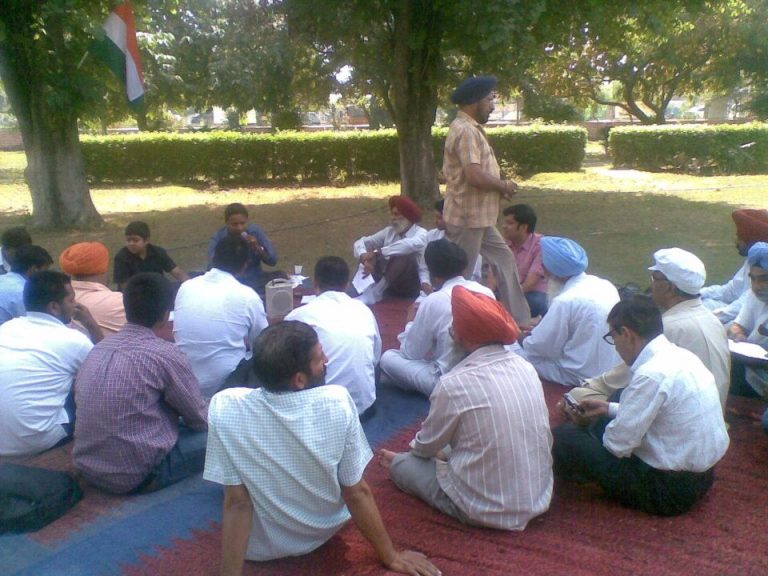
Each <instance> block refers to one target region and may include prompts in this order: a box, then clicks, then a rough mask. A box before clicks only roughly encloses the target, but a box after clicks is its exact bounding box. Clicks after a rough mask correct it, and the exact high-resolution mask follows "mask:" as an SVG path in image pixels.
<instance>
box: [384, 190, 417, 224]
mask: <svg viewBox="0 0 768 576" xmlns="http://www.w3.org/2000/svg"><path fill="white" fill-rule="evenodd" d="M392 208H397V211H398V212H400V214H402V215H403V216H405V217H406V218H407V219H408V220H409V221H410V222H419V221H421V208H419V205H418V204H416V202H414V201H413V200H411V199H410V198H408V197H407V196H390V198H389V209H390V210H392Z"/></svg>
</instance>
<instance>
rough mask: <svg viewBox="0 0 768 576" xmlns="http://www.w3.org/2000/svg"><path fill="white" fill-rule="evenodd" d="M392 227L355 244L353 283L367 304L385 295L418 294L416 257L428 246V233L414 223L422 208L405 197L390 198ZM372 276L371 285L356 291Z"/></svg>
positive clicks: (360, 239) (353, 294)
mask: <svg viewBox="0 0 768 576" xmlns="http://www.w3.org/2000/svg"><path fill="white" fill-rule="evenodd" d="M389 210H390V214H391V224H390V225H389V226H387V227H386V228H383V229H382V230H379V231H378V232H376V234H373V235H371V236H363V237H362V238H359V239H358V240H357V241H356V242H355V244H354V253H355V258H357V259H358V261H359V262H360V266H359V269H358V272H357V274H356V275H355V278H354V279H353V281H352V284H353V286H355V291H354V292H353V293H350V296H359V298H360V300H361V301H362V302H363V303H365V304H368V305H372V304H375V303H376V302H378V301H380V300H381V299H382V298H384V297H385V296H394V297H395V298H415V297H416V296H418V295H419V291H420V281H419V258H420V255H421V253H422V252H423V251H424V248H425V246H426V245H427V231H426V230H425V229H424V228H422V227H421V226H419V225H418V224H417V223H418V222H420V221H421V209H420V208H419V206H418V205H417V204H416V203H415V202H414V201H413V200H411V199H410V198H408V197H406V196H392V197H390V198H389ZM369 276H370V277H372V278H373V280H374V282H373V283H371V284H369V285H368V286H367V287H366V288H365V289H364V290H362V291H360V292H358V290H357V287H356V285H357V284H358V281H359V280H361V279H365V278H368V277H369Z"/></svg>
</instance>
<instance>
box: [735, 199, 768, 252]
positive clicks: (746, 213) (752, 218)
mask: <svg viewBox="0 0 768 576" xmlns="http://www.w3.org/2000/svg"><path fill="white" fill-rule="evenodd" d="M731 217H732V218H733V221H734V222H735V223H736V236H738V237H739V239H741V240H743V241H744V242H746V243H747V244H748V245H750V246H751V245H752V244H754V243H755V242H768V210H755V209H752V208H743V209H741V210H734V211H733V214H731Z"/></svg>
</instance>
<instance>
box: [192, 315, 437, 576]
mask: <svg viewBox="0 0 768 576" xmlns="http://www.w3.org/2000/svg"><path fill="white" fill-rule="evenodd" d="M253 357H254V369H255V370H256V372H257V373H258V377H259V380H260V381H261V382H262V383H263V387H262V388H257V389H249V388H231V389H228V390H223V391H221V392H219V393H218V394H216V396H214V397H213V399H212V400H211V405H210V409H209V412H208V424H209V427H210V428H209V433H208V454H207V456H206V462H205V473H204V478H205V479H207V480H211V481H213V482H217V483H219V484H223V485H224V487H225V488H224V518H223V521H222V556H223V558H222V567H221V574H222V575H224V576H228V575H234V574H237V575H239V574H241V572H242V569H243V560H244V559H247V560H271V559H274V558H282V557H285V556H299V555H302V554H307V553H309V552H311V551H312V550H315V549H316V548H318V547H319V546H321V545H322V544H324V543H325V542H326V541H328V539H330V538H331V537H332V536H333V535H334V534H335V533H336V532H338V530H339V529H340V528H341V527H342V526H344V524H345V523H346V522H347V520H349V518H350V515H351V517H352V519H353V520H354V521H355V524H357V526H358V527H359V528H360V530H361V532H362V533H363V535H364V536H365V538H366V539H367V540H368V541H370V542H371V544H372V545H373V547H374V548H375V550H376V552H377V554H378V555H379V559H380V560H381V562H382V564H384V565H385V566H387V568H389V569H390V570H392V571H395V572H403V573H407V574H414V575H415V574H421V575H436V574H439V573H440V571H439V570H438V569H437V568H435V566H433V565H432V564H431V563H430V562H429V561H428V560H427V559H426V558H425V557H424V556H423V555H422V554H418V553H416V552H408V551H397V550H395V548H394V547H393V545H392V541H391V540H390V538H389V535H388V534H387V531H386V529H385V528H384V524H383V522H382V520H381V516H380V515H379V510H378V508H377V507H376V502H375V501H374V499H373V494H372V493H371V489H370V488H369V487H368V484H367V483H366V481H365V480H364V479H363V472H364V471H365V467H366V465H367V464H368V462H369V461H370V459H371V457H372V454H371V449H370V447H369V446H368V442H367V440H366V438H365V434H364V433H363V429H362V427H361V425H360V422H359V420H358V417H357V410H356V409H355V404H354V402H352V398H351V397H350V395H349V393H348V392H347V390H346V389H345V388H343V387H341V386H333V385H328V386H324V385H323V383H324V377H325V363H326V361H327V358H326V357H325V354H324V353H323V348H322V346H321V344H320V342H319V340H318V338H317V334H316V333H315V331H314V330H313V329H312V328H311V327H309V326H307V325H306V324H304V323H303V322H293V321H284V322H280V323H279V324H276V325H273V326H270V327H269V328H267V329H266V330H264V331H263V332H262V333H261V335H260V336H259V338H258V339H257V341H256V344H255V346H254V351H253Z"/></svg>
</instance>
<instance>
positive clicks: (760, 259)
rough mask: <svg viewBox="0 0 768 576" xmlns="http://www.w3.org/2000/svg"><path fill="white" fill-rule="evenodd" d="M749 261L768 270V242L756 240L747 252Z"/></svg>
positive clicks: (750, 263) (752, 264)
mask: <svg viewBox="0 0 768 576" xmlns="http://www.w3.org/2000/svg"><path fill="white" fill-rule="evenodd" d="M747 263H748V264H749V265H750V266H759V267H760V268H765V269H766V270H768V243H766V242H755V243H754V244H752V247H751V248H750V249H749V252H747Z"/></svg>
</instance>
